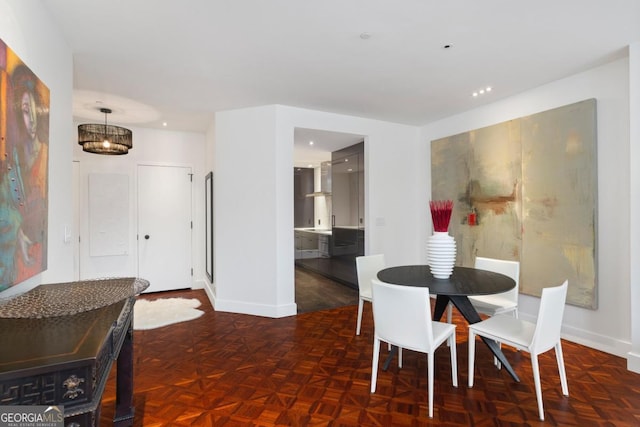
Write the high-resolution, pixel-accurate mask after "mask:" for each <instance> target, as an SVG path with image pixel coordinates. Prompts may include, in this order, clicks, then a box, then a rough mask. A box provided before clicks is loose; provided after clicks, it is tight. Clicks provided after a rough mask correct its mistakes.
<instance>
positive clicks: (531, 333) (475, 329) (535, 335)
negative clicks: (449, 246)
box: [374, 280, 569, 421]
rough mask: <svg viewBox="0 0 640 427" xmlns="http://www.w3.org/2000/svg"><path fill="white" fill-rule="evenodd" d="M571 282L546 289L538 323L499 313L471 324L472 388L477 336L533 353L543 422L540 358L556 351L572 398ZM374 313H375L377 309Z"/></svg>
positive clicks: (564, 387)
mask: <svg viewBox="0 0 640 427" xmlns="http://www.w3.org/2000/svg"><path fill="white" fill-rule="evenodd" d="M567 287H568V282H567V281H566V280H565V281H564V283H563V284H562V285H560V286H556V287H550V288H544V289H543V290H542V298H541V299H540V308H539V310H538V320H537V321H536V323H532V322H527V321H525V320H520V319H517V318H515V317H513V316H509V315H504V314H498V315H496V316H492V317H489V318H488V319H486V320H483V321H482V322H478V323H474V324H471V325H469V388H471V387H473V369H474V362H475V344H476V335H479V336H481V337H486V338H488V339H490V340H494V341H497V342H500V343H504V344H507V345H510V346H512V347H515V348H516V349H518V350H522V351H527V352H529V353H530V354H531V367H532V370H533V382H534V384H535V389H536V398H537V400H538V415H539V417H540V420H542V421H544V409H543V405H542V388H541V385H540V368H539V365H538V355H539V354H542V353H545V352H547V351H548V350H551V349H552V348H555V352H556V361H557V363H558V371H559V374H560V385H561V387H562V394H563V395H565V396H568V395H569V387H568V385H567V374H566V371H565V368H564V359H563V357H562V344H561V340H560V329H561V327H562V315H563V313H564V306H565V301H566V298H567ZM374 314H375V310H374Z"/></svg>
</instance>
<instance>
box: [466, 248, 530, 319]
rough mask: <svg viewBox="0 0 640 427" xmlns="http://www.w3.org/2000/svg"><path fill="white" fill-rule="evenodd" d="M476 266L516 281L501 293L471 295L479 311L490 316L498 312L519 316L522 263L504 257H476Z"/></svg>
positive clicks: (472, 301)
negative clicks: (511, 287)
mask: <svg viewBox="0 0 640 427" xmlns="http://www.w3.org/2000/svg"><path fill="white" fill-rule="evenodd" d="M474 267H475V268H477V269H480V270H488V271H492V272H494V273H501V274H504V275H505V276H509V277H510V278H512V279H513V280H514V281H515V282H516V286H515V287H514V288H513V289H511V290H509V291H507V292H502V293H499V294H491V295H477V296H470V297H469V301H471V304H473V307H474V308H475V309H476V311H477V312H478V313H483V314H486V315H489V316H495V315H496V314H504V313H512V315H513V316H514V317H516V318H517V317H518V292H519V283H520V280H519V279H520V263H519V262H518V261H507V260H502V259H494V258H484V257H476V261H475V266H474Z"/></svg>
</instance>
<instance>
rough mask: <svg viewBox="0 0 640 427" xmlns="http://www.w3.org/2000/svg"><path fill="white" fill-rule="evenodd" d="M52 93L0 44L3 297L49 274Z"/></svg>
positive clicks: (0, 259)
mask: <svg viewBox="0 0 640 427" xmlns="http://www.w3.org/2000/svg"><path fill="white" fill-rule="evenodd" d="M48 163H49V89H48V88H47V86H45V85H44V84H43V83H42V82H41V81H40V79H38V77H37V76H36V75H35V74H34V73H33V72H32V71H31V70H30V69H29V67H27V66H26V65H25V64H24V63H23V62H22V61H21V60H20V58H19V57H18V56H17V55H16V54H15V53H14V52H13V51H12V50H11V49H10V48H9V47H8V46H7V45H6V44H5V43H4V42H3V41H2V40H0V291H2V290H5V289H7V288H9V287H11V286H13V285H15V284H17V283H20V282H22V281H24V280H26V279H28V278H30V277H32V276H34V275H36V274H38V273H40V272H42V271H44V270H46V268H47V224H48V219H47V218H48Z"/></svg>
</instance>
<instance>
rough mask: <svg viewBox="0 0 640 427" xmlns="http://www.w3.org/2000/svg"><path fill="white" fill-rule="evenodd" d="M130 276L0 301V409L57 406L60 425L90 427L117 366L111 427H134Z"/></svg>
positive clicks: (137, 284)
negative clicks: (62, 421) (62, 417)
mask: <svg viewBox="0 0 640 427" xmlns="http://www.w3.org/2000/svg"><path fill="white" fill-rule="evenodd" d="M147 286H149V282H147V281H146V280H143V279H137V278H124V279H122V278H120V279H102V280H89V281H82V282H69V283H61V284H51V285H41V286H38V287H36V288H35V289H33V290H31V291H29V292H26V293H25V294H22V295H20V296H18V297H16V298H14V299H12V300H9V302H3V303H0V404H1V405H63V406H64V414H65V426H66V427H85V426H97V425H99V423H100V401H101V399H102V393H103V391H104V387H105V384H106V381H107V378H108V376H109V372H110V371H111V367H112V365H113V361H114V360H117V376H116V381H117V384H116V412H115V418H114V426H118V427H124V426H131V425H133V416H134V407H133V306H134V303H135V298H136V295H138V294H139V293H140V292H141V291H142V290H144V289H145V288H146V287H147Z"/></svg>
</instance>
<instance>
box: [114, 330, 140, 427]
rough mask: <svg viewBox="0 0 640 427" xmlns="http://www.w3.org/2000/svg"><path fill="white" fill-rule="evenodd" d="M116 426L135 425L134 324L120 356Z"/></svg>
mask: <svg viewBox="0 0 640 427" xmlns="http://www.w3.org/2000/svg"><path fill="white" fill-rule="evenodd" d="M117 363H118V365H117V371H116V415H115V417H114V418H113V425H114V426H115V427H131V426H133V413H134V410H135V409H134V407H133V325H132V324H131V325H129V329H128V330H127V334H126V336H125V338H124V342H123V343H122V348H121V349H120V354H119V356H118V362H117Z"/></svg>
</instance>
